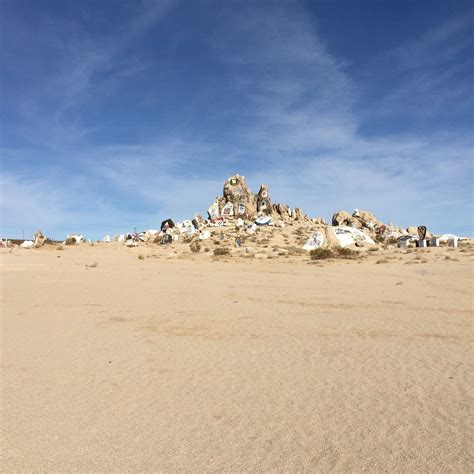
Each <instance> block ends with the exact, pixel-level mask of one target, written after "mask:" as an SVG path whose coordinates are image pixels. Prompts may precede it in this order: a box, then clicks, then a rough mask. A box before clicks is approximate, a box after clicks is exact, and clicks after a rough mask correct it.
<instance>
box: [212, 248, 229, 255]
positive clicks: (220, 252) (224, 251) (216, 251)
mask: <svg viewBox="0 0 474 474" xmlns="http://www.w3.org/2000/svg"><path fill="white" fill-rule="evenodd" d="M229 254H230V250H229V249H228V248H227V247H217V248H216V249H214V256H215V257H218V256H220V255H229Z"/></svg>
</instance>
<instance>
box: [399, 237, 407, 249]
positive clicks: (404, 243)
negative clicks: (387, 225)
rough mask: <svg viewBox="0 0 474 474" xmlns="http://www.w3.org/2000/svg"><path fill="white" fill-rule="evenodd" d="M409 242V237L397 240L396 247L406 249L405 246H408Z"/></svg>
mask: <svg viewBox="0 0 474 474" xmlns="http://www.w3.org/2000/svg"><path fill="white" fill-rule="evenodd" d="M409 242H410V239H403V240H399V241H398V242H397V245H398V248H399V249H406V248H408V244H409Z"/></svg>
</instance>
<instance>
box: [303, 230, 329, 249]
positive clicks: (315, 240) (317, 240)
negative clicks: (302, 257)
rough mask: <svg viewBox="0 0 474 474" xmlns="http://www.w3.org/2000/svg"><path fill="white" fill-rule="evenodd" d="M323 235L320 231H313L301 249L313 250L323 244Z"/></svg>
mask: <svg viewBox="0 0 474 474" xmlns="http://www.w3.org/2000/svg"><path fill="white" fill-rule="evenodd" d="M324 241H325V237H324V235H323V234H322V232H318V231H316V232H314V233H313V234H311V235H310V237H309V239H308V240H307V241H306V243H305V244H304V245H303V250H314V249H318V248H320V247H322V246H323V244H324Z"/></svg>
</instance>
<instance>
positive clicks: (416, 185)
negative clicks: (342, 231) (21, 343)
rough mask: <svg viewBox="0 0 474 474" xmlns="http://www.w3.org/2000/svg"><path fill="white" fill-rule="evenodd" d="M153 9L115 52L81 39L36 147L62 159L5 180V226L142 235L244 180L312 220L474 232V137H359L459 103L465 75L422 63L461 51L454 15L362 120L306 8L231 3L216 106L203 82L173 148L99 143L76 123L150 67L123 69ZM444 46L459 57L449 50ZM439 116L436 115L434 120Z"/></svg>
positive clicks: (216, 44) (159, 13)
mask: <svg viewBox="0 0 474 474" xmlns="http://www.w3.org/2000/svg"><path fill="white" fill-rule="evenodd" d="M153 5H154V8H156V10H155V9H153V10H152V12H151V13H150V10H144V13H143V14H142V15H140V16H138V17H135V18H133V19H132V20H131V21H130V22H128V23H127V24H126V25H124V31H123V33H124V38H125V39H123V40H119V41H118V44H117V45H113V46H112V45H111V44H110V43H109V42H107V41H106V42H105V43H104V44H103V45H102V46H100V48H97V47H96V48H95V49H94V48H89V47H88V44H89V41H90V40H91V39H90V38H87V37H86V38H83V37H82V36H81V35H79V39H78V40H77V43H74V44H73V45H71V48H72V50H71V51H77V56H75V57H74V58H73V60H72V62H71V63H70V64H69V65H70V68H69V69H68V68H66V69H65V71H69V73H68V74H65V75H64V76H61V75H59V76H58V81H59V82H58V83H59V84H61V87H62V89H61V88H60V92H58V94H59V96H60V97H65V99H64V100H60V101H59V103H60V105H57V104H55V106H54V107H52V109H48V110H53V116H54V119H55V120H54V121H46V124H45V127H44V129H41V128H40V127H39V128H38V129H37V133H38V135H37V138H38V139H41V140H44V139H45V137H49V139H51V145H52V148H54V149H55V152H56V156H61V157H63V160H64V161H63V163H61V162H60V163H59V165H58V169H53V171H52V170H51V167H48V168H47V169H46V168H45V170H44V171H43V173H42V174H41V176H40V177H35V176H34V174H35V173H36V171H35V170H33V171H31V172H30V171H28V169H25V170H19V169H16V170H15V172H12V171H9V172H8V173H5V177H4V181H3V184H2V195H3V196H8V198H9V199H8V202H7V204H6V205H5V204H4V207H3V208H2V219H3V222H4V224H5V223H7V224H8V225H7V226H5V225H3V228H5V229H7V230H8V231H9V232H10V231H11V232H13V231H14V230H15V229H19V228H20V227H21V226H22V225H23V222H24V221H25V220H28V217H29V216H30V215H32V214H34V215H35V216H36V217H35V219H36V220H34V219H30V221H31V222H34V224H35V225H34V226H33V227H37V225H38V226H41V227H45V226H46V228H44V229H43V230H45V231H46V232H48V231H50V232H52V233H53V234H54V236H57V237H63V236H64V234H65V233H66V232H71V231H84V232H86V231H89V232H90V233H91V234H92V235H91V236H93V237H100V236H101V235H102V234H104V233H118V232H123V231H126V230H130V228H133V227H134V226H138V227H139V228H151V227H156V226H157V225H158V224H159V222H161V220H162V219H163V218H165V217H170V216H171V217H174V218H177V219H183V218H187V217H192V216H193V215H194V212H203V213H204V212H205V210H206V208H207V206H208V204H209V203H210V202H211V200H212V199H213V198H214V197H215V196H216V195H217V194H219V193H220V192H221V187H222V182H223V180H224V178H226V177H227V176H228V175H230V174H232V173H234V172H240V173H244V174H246V175H247V178H248V180H249V182H250V183H251V184H252V187H253V188H255V189H256V188H257V186H258V185H259V184H260V183H261V182H267V183H268V184H269V185H270V192H271V194H272V197H273V199H274V201H280V202H287V203H289V204H290V205H292V206H300V207H303V209H304V210H305V211H306V212H308V213H310V214H311V215H323V216H324V217H326V218H330V216H331V214H332V213H333V212H334V211H336V210H338V209H341V208H346V209H349V210H351V209H352V208H354V207H358V208H368V209H370V210H373V211H374V212H375V213H376V214H378V215H379V216H380V218H382V219H384V220H392V221H394V222H395V223H399V224H401V225H409V224H421V223H423V224H426V225H428V226H430V227H431V228H433V229H434V230H435V231H457V232H467V233H471V232H472V218H467V217H466V216H471V215H472V188H471V184H470V182H471V178H472V165H471V160H472V148H471V143H470V138H469V137H468V136H466V135H465V134H464V133H463V132H460V133H455V132H453V131H450V132H449V133H448V132H445V133H437V134H436V135H434V136H430V135H429V134H421V133H416V131H413V133H398V134H395V133H393V132H392V133H390V134H387V135H386V136H385V137H384V138H381V137H375V136H371V137H368V136H366V135H364V134H363V133H362V132H361V131H360V130H361V125H362V124H363V121H364V119H365V115H366V114H367V115H373V116H377V117H381V116H382V114H381V110H382V109H383V108H384V107H385V108H387V107H389V106H390V104H392V106H393V107H394V106H395V105H399V104H402V105H403V106H404V107H405V110H406V111H409V110H410V107H409V101H410V100H412V101H414V98H415V97H416V95H417V93H418V92H419V91H422V92H423V94H425V95H426V96H427V95H428V94H429V95H430V96H433V97H436V96H437V95H439V96H440V97H441V96H442V94H443V92H444V93H445V94H446V96H442V100H441V99H440V100H441V102H440V103H438V105H437V107H438V110H439V108H440V107H442V104H444V103H445V102H446V101H447V100H449V95H448V94H449V92H450V90H449V88H448V87H447V84H449V83H450V82H452V81H453V80H454V81H455V83H456V85H457V86H456V87H457V88H456V90H457V91H459V87H460V86H459V82H456V78H457V74H458V73H459V70H458V69H459V68H461V69H462V67H461V66H459V65H456V64H450V66H449V68H446V70H445V72H444V73H442V74H439V73H438V74H437V73H434V72H433V71H431V69H429V68H431V63H429V64H428V63H426V61H425V60H424V59H423V58H422V56H424V55H425V54H428V53H432V52H433V49H436V48H440V45H442V44H443V45H444V42H448V43H449V42H450V41H451V40H452V41H454V42H455V43H456V44H457V46H453V47H452V50H459V49H460V48H463V46H462V44H463V39H462V38H461V39H459V41H458V37H459V36H461V37H462V36H463V35H464V33H465V31H466V24H465V22H463V21H462V20H456V21H453V22H451V20H448V22H447V24H446V25H444V26H443V25H441V26H440V27H439V29H438V30H436V31H433V32H429V33H427V34H422V35H421V37H420V39H418V40H416V41H415V42H414V43H413V45H414V46H413V47H414V49H413V50H414V51H415V53H416V55H418V56H420V60H419V62H415V63H414V64H411V63H410V61H411V59H409V56H410V55H409V53H408V52H405V49H400V50H398V51H397V52H395V53H394V52H391V53H390V57H391V58H396V59H394V61H395V60H396V61H398V62H397V67H398V70H399V73H400V74H401V75H403V74H408V73H409V77H403V78H402V79H403V80H402V81H401V82H400V84H399V85H397V86H396V87H394V88H392V89H390V90H388V89H387V90H385V91H384V97H383V99H382V100H381V101H380V102H379V103H367V105H366V109H365V110H364V111H363V112H361V111H358V110H357V107H356V106H355V105H356V104H357V100H358V94H359V90H360V84H356V83H355V82H354V80H353V79H352V78H351V77H350V75H349V73H348V72H347V70H346V69H345V65H344V64H345V63H344V58H341V59H339V58H335V57H334V56H333V55H332V54H331V52H330V50H329V49H328V47H327V45H326V44H325V42H324V39H323V38H321V36H320V34H319V33H318V29H317V25H316V24H315V23H314V22H313V21H312V17H310V16H308V15H307V14H306V12H305V10H304V8H303V7H302V5H301V4H300V3H299V2H284V3H283V4H276V3H275V4H273V6H272V8H270V9H267V8H263V9H262V8H261V7H260V6H259V5H255V4H254V3H253V2H252V3H250V4H245V5H244V4H243V5H244V7H243V8H242V10H241V13H239V14H237V16H236V15H235V12H234V11H232V12H230V10H231V8H230V7H228V6H225V5H224V7H223V8H222V10H220V14H219V16H218V18H219V25H220V26H219V28H217V29H216V30H215V32H214V33H213V34H212V35H211V37H212V45H213V50H212V52H213V54H214V55H217V58H218V61H219V63H220V64H222V65H223V69H225V70H226V71H227V74H226V76H225V80H226V81H228V82H226V84H225V85H222V84H219V83H213V86H212V87H211V89H212V91H211V93H207V94H203V97H204V99H201V98H200V97H199V93H200V90H199V88H198V85H196V93H195V96H196V99H195V102H193V103H192V104H191V105H190V108H191V111H192V112H193V113H191V114H189V116H184V117H182V118H181V120H182V123H181V124H180V125H179V126H177V127H176V129H175V131H174V132H173V133H171V134H170V135H169V136H168V137H167V138H166V139H165V140H163V138H162V137H161V136H160V134H159V133H158V131H157V130H154V129H150V130H148V131H147V133H146V135H145V136H144V143H140V144H127V145H123V144H120V143H119V142H117V143H114V142H112V143H111V144H110V145H104V146H91V145H90V144H88V142H87V137H88V134H90V133H92V132H94V129H93V127H92V128H90V127H91V126H90V125H88V127H84V126H83V124H82V122H81V121H80V120H79V118H78V119H77V120H75V119H74V113H72V111H73V109H74V104H77V103H80V102H81V101H83V100H85V99H87V98H88V97H89V96H93V95H94V93H97V87H98V86H97V81H96V80H95V77H96V76H97V75H98V74H99V73H105V72H107V71H108V70H112V69H113V74H112V75H111V77H113V79H110V81H111V82H110V83H113V81H114V80H115V81H117V84H120V81H121V80H122V77H124V76H129V75H133V74H137V73H140V71H142V70H143V68H144V67H146V64H145V65H144V64H143V63H142V62H141V61H140V59H136V61H135V62H134V61H131V62H127V61H125V62H123V61H122V59H121V58H122V56H123V55H122V54H121V51H123V50H124V49H127V48H128V46H127V45H130V44H131V43H133V42H134V41H136V40H137V38H138V37H139V36H140V35H143V34H145V32H146V31H147V29H148V28H153V26H154V25H156V24H157V22H159V21H160V19H161V18H163V15H165V14H166V12H167V11H168V10H167V9H168V8H169V7H170V5H171V4H170V3H156V4H153ZM232 10H233V9H232ZM92 40H93V45H95V46H97V45H96V43H97V42H96V41H95V40H94V39H93V38H92ZM441 49H442V51H444V53H445V54H444V56H446V57H449V51H450V50H449V48H448V46H446V47H444V46H443V47H441ZM89 50H91V51H92V53H91V52H88V51H89ZM444 56H443V57H444ZM423 61H425V62H423ZM430 61H431V60H430ZM117 64H119V66H120V67H118V66H117ZM427 68H428V69H429V70H427ZM413 71H415V72H413ZM461 72H462V71H461ZM415 73H416V74H415ZM194 86H195V84H194V83H193V87H194ZM214 86H215V90H214V89H213V88H214ZM219 94H220V95H219ZM227 94H228V95H229V96H231V97H227ZM222 96H225V97H222ZM151 99H153V97H151ZM214 99H216V100H217V99H221V100H222V106H221V103H220V102H217V103H219V107H217V108H216V107H214V108H213V104H214V102H212V101H213V100H214ZM206 101H209V103H206ZM415 102H416V101H415ZM435 102H436V100H433V103H435ZM440 104H441V105H440ZM30 106H31V109H30V112H31V114H32V115H33V116H35V117H40V116H41V113H42V111H41V110H39V109H37V108H35V107H37V104H36V103H35V102H34V101H33V103H32V104H30ZM390 107H391V106H390ZM211 110H212V113H213V114H215V120H216V121H217V122H219V121H220V122H221V123H222V127H221V128H222V133H221V134H220V133H219V132H215V133H213V132H212V131H206V130H204V131H203V130H202V129H201V128H200V123H199V120H200V119H202V120H205V119H206V118H207V117H208V115H209V114H210V113H211ZM436 110H437V109H435V108H434V106H432V107H431V108H430V111H429V113H435V112H436ZM66 111H67V117H68V119H69V120H68V121H67V124H66V125H65V124H64V121H63V120H61V119H62V118H63V117H64V116H65V115H64V114H65V113H66ZM54 113H55V114H56V115H54ZM195 117H197V119H196V118H195ZM202 131H203V132H206V133H200V132H202ZM223 136H225V139H224V138H222V137H223ZM75 144H79V145H80V146H77V147H76V146H73V145H75ZM9 153H10V152H9ZM11 156H13V155H11ZM4 201H5V200H4ZM82 226H84V227H86V228H87V229H83V228H82ZM33 230H34V229H32V231H33ZM15 232H16V230H15ZM58 234H60V235H58Z"/></svg>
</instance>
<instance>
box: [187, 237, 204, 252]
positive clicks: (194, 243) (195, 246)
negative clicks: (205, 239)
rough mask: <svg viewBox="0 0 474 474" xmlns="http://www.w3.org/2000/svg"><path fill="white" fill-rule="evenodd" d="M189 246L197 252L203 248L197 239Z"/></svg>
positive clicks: (192, 250)
mask: <svg viewBox="0 0 474 474" xmlns="http://www.w3.org/2000/svg"><path fill="white" fill-rule="evenodd" d="M189 248H190V249H191V252H194V253H197V252H199V251H200V250H201V244H200V243H199V242H198V241H197V240H196V241H194V242H192V243H191V245H190V246H189Z"/></svg>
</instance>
